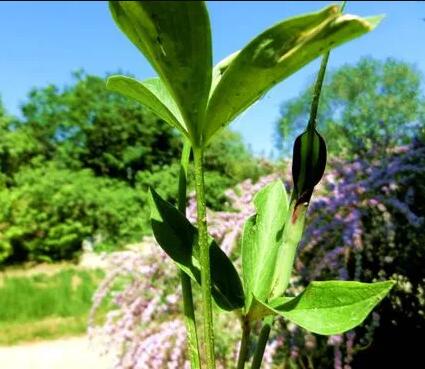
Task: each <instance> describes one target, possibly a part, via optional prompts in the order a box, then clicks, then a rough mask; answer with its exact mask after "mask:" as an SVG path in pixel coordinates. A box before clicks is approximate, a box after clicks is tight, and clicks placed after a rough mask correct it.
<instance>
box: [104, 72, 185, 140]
mask: <svg viewBox="0 0 425 369" xmlns="http://www.w3.org/2000/svg"><path fill="white" fill-rule="evenodd" d="M106 88H107V89H108V90H111V91H114V92H118V93H120V94H121V95H123V96H126V97H129V98H131V99H134V100H136V101H138V102H139V103H141V104H142V105H144V106H146V107H147V108H149V109H151V110H152V111H153V112H154V113H155V114H156V115H158V117H160V118H161V119H163V120H165V121H166V122H167V123H168V124H170V125H172V126H173V127H175V128H177V129H178V130H180V131H181V132H182V133H184V134H185V135H187V128H186V127H185V124H184V122H183V119H182V117H181V114H180V111H179V109H178V107H177V106H176V103H175V102H174V100H173V98H172V97H171V96H170V94H169V93H168V91H167V89H166V88H165V87H164V85H163V83H162V82H161V80H160V79H159V78H151V79H148V80H145V81H143V82H140V81H138V80H136V79H134V78H130V77H125V76H111V77H109V78H108V80H107V82H106Z"/></svg>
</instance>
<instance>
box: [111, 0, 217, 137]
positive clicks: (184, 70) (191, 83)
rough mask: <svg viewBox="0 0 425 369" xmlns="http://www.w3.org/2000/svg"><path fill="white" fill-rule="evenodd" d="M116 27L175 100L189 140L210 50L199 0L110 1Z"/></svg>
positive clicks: (204, 91) (204, 93)
mask: <svg viewBox="0 0 425 369" xmlns="http://www.w3.org/2000/svg"><path fill="white" fill-rule="evenodd" d="M109 7H110V10H111V13H112V16H113V18H114V20H115V22H116V23H117V25H118V26H119V28H120V29H121V30H122V31H123V32H124V33H125V34H126V35H127V37H128V38H129V39H130V40H131V42H132V43H133V44H134V45H135V46H136V47H137V48H138V49H139V50H140V51H141V52H142V53H143V54H144V55H145V57H146V58H147V59H148V61H149V62H150V64H151V65H152V66H153V68H154V69H155V70H156V71H157V73H158V74H159V76H160V77H161V79H162V81H163V82H164V85H165V86H166V87H167V89H168V90H169V91H170V94H171V96H172V97H173V98H174V100H175V101H176V103H177V106H178V107H179V109H180V111H181V113H182V116H183V119H184V121H185V122H186V125H187V128H188V130H189V133H190V135H191V136H193V137H194V139H196V140H198V139H200V134H201V132H200V127H199V125H200V124H202V122H203V118H204V112H205V107H206V104H207V99H208V95H209V92H210V87H211V74H212V50H211V30H210V22H209V17H208V12H207V9H206V6H205V4H204V3H203V2H192V1H171V2H169V1H110V2H109Z"/></svg>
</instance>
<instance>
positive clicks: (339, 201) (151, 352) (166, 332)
mask: <svg viewBox="0 0 425 369" xmlns="http://www.w3.org/2000/svg"><path fill="white" fill-rule="evenodd" d="M423 158H425V148H424V147H423V146H422V147H421V146H419V147H417V146H406V147H402V148H398V149H397V150H393V151H392V152H389V153H388V157H386V158H380V159H375V158H374V157H373V155H371V156H370V157H367V158H366V159H356V160H354V161H352V162H346V161H342V160H336V159H335V160H333V161H332V162H331V163H330V167H331V169H330V170H329V169H328V171H327V174H325V176H324V178H323V180H322V182H321V183H320V184H319V185H318V186H317V189H316V191H315V195H314V196H313V199H312V202H311V206H310V209H309V218H308V224H307V227H306V231H305V236H304V238H303V241H302V243H301V245H300V247H299V250H298V251H299V252H298V258H297V262H296V266H295V267H296V268H295V269H296V273H295V275H294V277H293V278H292V279H291V284H290V287H289V289H290V293H292V294H297V293H299V292H300V290H302V289H303V288H304V287H305V286H306V284H307V283H308V282H309V281H311V280H314V279H319V280H320V279H343V280H348V279H355V280H362V281H369V280H370V279H371V278H372V277H375V276H376V275H377V274H378V273H377V271H376V270H373V271H369V270H368V268H369V266H368V261H369V260H372V259H376V257H377V258H378V260H379V263H380V264H379V267H380V268H381V269H380V270H385V266H386V265H388V264H391V263H392V262H393V261H394V260H395V258H396V257H397V255H398V252H399V250H397V247H396V243H397V226H398V225H397V222H398V221H400V217H401V218H402V219H403V220H404V222H405V223H406V224H407V225H408V226H409V227H412V228H414V229H419V228H420V227H422V226H423V225H424V217H423V216H424V214H421V213H419V212H418V211H417V206H416V201H415V198H416V196H417V188H416V186H415V181H414V178H415V175H417V174H418V173H424V169H425V164H424V161H423ZM289 174H290V173H287V175H289ZM277 178H281V179H283V180H284V182H285V183H289V182H290V178H289V177H282V175H280V174H273V175H269V176H266V177H262V178H260V180H259V181H258V182H256V183H253V182H252V181H251V180H245V181H243V182H242V183H240V184H239V185H238V186H236V187H235V188H234V189H229V190H228V191H227V192H226V196H227V199H228V207H229V208H231V209H232V211H221V212H212V211H208V212H207V218H208V222H209V223H208V224H209V232H210V234H211V235H212V236H213V237H214V238H215V239H216V240H217V242H218V243H219V244H220V245H221V247H222V249H223V250H224V251H225V252H226V254H227V255H229V256H234V255H237V252H236V251H237V249H236V246H237V245H238V242H237V241H238V239H239V237H240V234H241V232H242V228H243V225H244V223H245V221H246V219H247V218H248V217H249V216H251V215H252V214H253V213H254V211H255V209H254V207H253V204H252V200H253V197H254V196H255V194H256V193H257V192H258V191H259V190H260V189H261V188H263V187H264V186H265V185H267V184H268V183H270V182H271V181H273V180H275V179H277ZM187 214H188V215H187V216H188V219H189V220H190V221H191V222H192V223H195V222H196V201H195V198H194V195H193V194H191V195H190V197H189V202H188V208H187ZM146 241H148V242H146ZM377 244H379V245H385V247H381V248H377ZM376 255H377V256H376ZM109 260H110V263H111V267H110V269H109V270H110V271H109V274H108V276H107V277H106V278H105V280H104V281H103V283H102V284H101V286H100V287H99V289H98V291H97V294H96V295H95V297H94V303H93V310H92V314H91V321H90V332H91V335H92V336H93V337H96V338H99V337H103V340H104V341H103V342H104V344H105V346H106V347H109V348H113V350H115V351H116V352H115V353H116V357H117V362H116V366H115V368H116V369H136V368H158V369H172V368H186V367H189V364H188V361H187V357H186V342H185V328H184V324H183V323H182V321H181V320H180V317H181V306H180V301H181V292H180V289H176V286H177V285H179V281H178V278H177V273H176V267H175V266H174V265H173V263H172V262H171V261H170V260H169V259H168V258H167V256H166V255H165V254H164V253H163V252H162V251H161V249H160V248H159V247H158V246H157V245H156V244H155V242H154V241H153V240H152V239H147V240H145V242H144V248H143V250H142V252H140V251H128V252H124V253H117V254H116V255H115V254H112V255H110V256H109ZM235 262H236V265H240V260H239V259H237V260H235ZM379 275H380V277H382V278H389V277H392V275H387V274H382V273H380V274H379ZM195 295H196V294H195ZM195 297H196V296H195ZM108 299H110V300H109V301H110V302H112V303H113V309H112V310H110V311H109V312H108V313H107V315H106V319H105V322H104V323H103V324H102V325H100V326H97V325H96V324H95V316H96V314H95V313H96V311H98V310H99V307H100V306H101V303H102V302H104V301H105V300H106V301H108ZM229 321H232V322H235V321H236V323H237V320H234V319H231V320H229V319H226V322H225V323H223V324H224V325H225V324H227V325H228V324H229ZM217 324H221V323H220V318H218V320H217ZM378 325H379V315H378V314H377V313H374V314H373V318H372V319H369V321H368V322H367V324H366V325H365V326H364V327H363V330H362V333H361V334H359V333H358V332H357V331H352V332H349V333H346V334H344V335H341V336H335V337H330V338H329V340H323V339H322V338H320V337H318V336H314V335H312V334H310V333H307V332H306V331H304V330H303V329H298V328H297V327H292V325H290V324H286V323H285V322H282V321H281V322H280V326H281V329H279V331H278V334H276V335H275V336H273V337H271V340H270V342H269V345H268V346H267V348H266V351H265V356H264V367H265V368H271V367H272V365H273V362H274V360H275V358H279V360H282V358H283V359H284V360H285V361H289V362H292V363H293V364H295V365H299V363H305V360H307V363H308V365H310V362H312V360H313V359H314V357H315V356H314V355H315V353H317V352H321V353H322V354H323V353H324V352H325V350H327V348H332V350H333V352H334V367H335V368H341V369H349V368H350V363H351V362H352V360H353V353H354V351H355V347H356V344H357V343H356V342H359V343H358V344H363V345H364V344H365V342H366V343H370V342H371V340H372V339H373V331H374V330H375V329H376V328H377V327H378ZM237 329H238V328H237V326H234V325H232V326H231V327H230V326H229V325H228V326H226V329H224V330H225V331H237ZM229 337H230V336H228V337H226V341H225V342H226V343H225V344H222V346H221V347H223V346H224V347H225V349H224V351H226V350H227V351H226V352H222V353H221V354H220V355H219V356H220V357H219V359H218V367H222V368H227V367H231V366H233V365H234V362H235V360H236V357H235V356H236V354H237V352H238V340H237V337H233V336H232V337H230V338H229ZM220 339H224V338H223V337H218V341H220ZM284 343H285V344H284ZM218 346H220V342H218ZM303 365H304V364H303Z"/></svg>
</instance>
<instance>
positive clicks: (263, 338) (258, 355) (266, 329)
mask: <svg viewBox="0 0 425 369" xmlns="http://www.w3.org/2000/svg"><path fill="white" fill-rule="evenodd" d="M272 325H273V316H268V317H266V318H265V319H264V322H263V327H262V328H261V332H260V337H258V342H257V347H256V349H255V353H254V358H253V359H252V364H251V369H260V367H261V362H262V361H263V356H264V350H265V349H266V345H267V340H268V339H269V335H270V330H271V328H272Z"/></svg>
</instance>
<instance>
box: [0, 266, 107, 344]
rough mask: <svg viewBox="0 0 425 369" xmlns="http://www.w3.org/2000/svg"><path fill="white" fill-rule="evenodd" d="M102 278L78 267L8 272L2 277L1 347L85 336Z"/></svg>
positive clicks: (0, 276) (95, 272)
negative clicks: (35, 272) (40, 340)
mask: <svg viewBox="0 0 425 369" xmlns="http://www.w3.org/2000/svg"><path fill="white" fill-rule="evenodd" d="M17 272H18V273H17ZM103 276H104V272H103V271H101V270H79V269H76V268H75V267H66V268H62V269H61V270H59V271H57V272H54V273H43V272H40V273H37V274H32V275H27V274H25V273H22V272H21V271H20V270H18V271H16V270H11V269H6V271H4V272H3V273H1V274H0V300H1V301H2V304H1V306H0V332H1V333H0V344H8V345H9V344H14V343H16V342H20V341H29V340H34V339H35V338H47V337H49V338H52V337H58V336H63V335H67V334H76V333H78V334H81V333H83V332H84V331H85V330H86V329H87V328H86V326H87V315H88V312H89V310H90V307H91V304H92V295H93V293H94V291H95V290H96V288H97V286H98V284H99V282H100V280H101V279H102V277H103Z"/></svg>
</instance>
